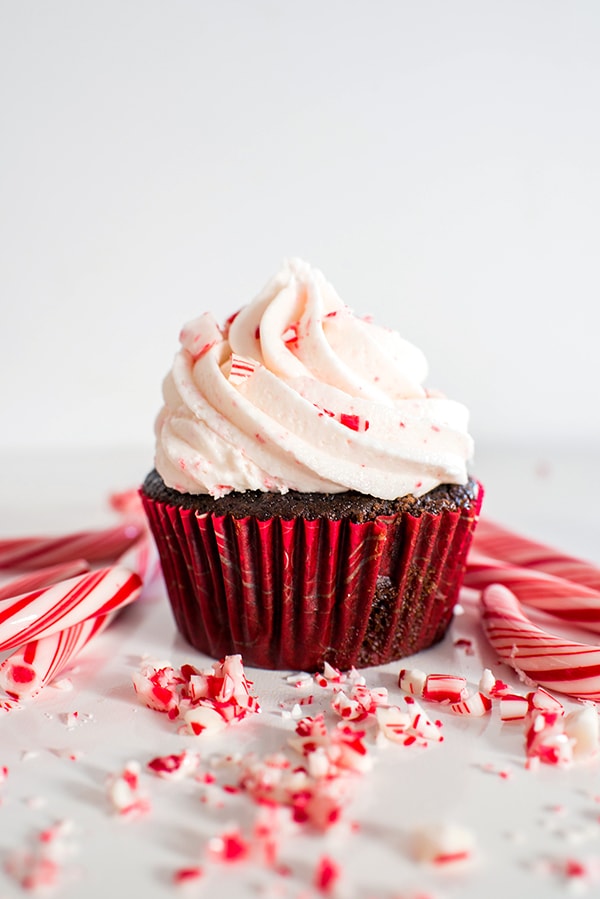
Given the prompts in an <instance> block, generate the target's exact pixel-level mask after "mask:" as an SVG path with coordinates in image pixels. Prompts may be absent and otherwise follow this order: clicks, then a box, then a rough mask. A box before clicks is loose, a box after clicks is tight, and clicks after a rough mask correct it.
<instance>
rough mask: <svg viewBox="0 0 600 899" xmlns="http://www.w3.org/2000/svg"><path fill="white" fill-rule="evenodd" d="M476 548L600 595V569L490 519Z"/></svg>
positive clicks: (475, 540)
mask: <svg viewBox="0 0 600 899" xmlns="http://www.w3.org/2000/svg"><path fill="white" fill-rule="evenodd" d="M472 545H473V549H474V550H475V551H476V552H477V553H481V554H483V555H485V556H491V557H493V558H496V559H502V560H503V561H504V562H506V563H509V564H510V565H517V566H519V567H521V568H532V569H534V570H535V571H543V572H545V573H546V574H551V575H554V576H555V577H559V578H563V579H564V580H566V581H573V583H575V584H581V585H582V586H584V587H588V588H590V589H591V590H597V591H598V592H599V593H600V568H599V567H598V566H596V565H592V564H591V562H585V561H583V560H582V559H576V558H574V557H573V556H569V555H566V554H565V553H562V552H561V551H560V550H557V549H552V548H550V547H548V546H545V545H544V544H543V543H538V542H536V541H535V540H530V539H529V538H528V537H523V536H521V535H520V534H515V533H513V532H512V531H510V530H509V529H508V528H505V527H502V525H499V524H496V523H495V522H492V521H489V520H488V519H487V518H482V519H480V521H479V523H478V525H477V530H476V531H475V536H474V538H473V544H472Z"/></svg>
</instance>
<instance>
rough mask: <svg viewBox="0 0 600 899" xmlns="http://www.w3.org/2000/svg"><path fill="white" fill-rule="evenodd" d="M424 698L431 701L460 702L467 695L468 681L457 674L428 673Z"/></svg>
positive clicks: (424, 687) (424, 686)
mask: <svg viewBox="0 0 600 899" xmlns="http://www.w3.org/2000/svg"><path fill="white" fill-rule="evenodd" d="M422 697H423V699H426V700H428V701H429V702H444V703H459V702H461V701H462V700H464V699H466V697H467V681H466V678H464V677H459V676H457V675H455V674H428V675H427V677H426V678H425V684H424V685H423V693H422Z"/></svg>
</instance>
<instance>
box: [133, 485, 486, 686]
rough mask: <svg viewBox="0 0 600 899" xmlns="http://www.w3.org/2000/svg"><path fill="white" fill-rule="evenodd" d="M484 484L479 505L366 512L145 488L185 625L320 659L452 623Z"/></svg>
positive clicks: (402, 648) (364, 653)
mask: <svg viewBox="0 0 600 899" xmlns="http://www.w3.org/2000/svg"><path fill="white" fill-rule="evenodd" d="M482 498H483V490H482V488H481V485H479V490H478V496H477V499H476V500H475V501H474V502H473V503H472V505H471V507H470V508H469V509H461V510H458V511H454V512H451V511H443V512H441V513H438V514H432V513H428V512H424V513H422V514H421V515H420V516H418V517H417V516H413V515H410V514H407V513H401V514H399V515H396V516H384V515H382V516H378V517H377V518H375V519H373V520H372V521H366V522H361V523H356V522H352V521H350V520H345V519H342V520H333V521H332V520H329V519H316V520H313V521H309V520H306V519H302V518H295V519H291V520H287V519H281V518H270V519H267V520H259V519H257V518H254V517H247V518H235V517H233V516H231V515H214V514H197V513H195V512H194V511H193V510H189V509H184V508H180V507H178V506H175V505H171V504H167V503H163V502H159V501H156V500H153V499H150V498H149V497H148V496H146V495H145V494H143V493H142V501H143V503H144V507H145V510H146V514H147V517H148V521H149V524H150V528H151V530H152V533H153V535H154V539H155V541H156V544H157V547H158V552H159V556H160V560H161V564H162V568H163V573H164V578H165V583H166V586H167V591H168V595H169V599H170V602H171V606H172V609H173V614H174V617H175V621H176V624H177V627H178V628H179V631H180V632H181V634H182V635H183V637H184V638H185V639H186V640H187V641H188V642H189V643H191V644H192V646H194V647H195V648H196V649H198V650H200V651H201V652H203V653H205V654H207V655H209V656H212V657H216V658H221V657H223V656H225V655H231V654H232V653H241V654H242V656H243V659H244V663H245V664H246V665H250V666H256V667H260V668H280V669H295V670H298V669H302V670H306V671H316V670H318V669H320V668H322V666H323V662H325V661H327V662H329V663H330V664H332V665H334V666H336V667H337V668H340V669H348V668H350V667H352V666H356V667H366V666H368V665H380V664H383V663H385V662H390V661H393V660H394V659H399V658H402V657H403V656H407V655H412V654H413V653H415V652H418V651H419V650H421V649H425V648H426V647H428V646H431V645H432V644H433V643H435V642H437V641H438V640H440V639H441V638H442V637H443V635H444V634H445V632H446V630H447V628H448V625H449V623H450V621H451V618H452V612H453V608H454V605H455V604H456V601H457V598H458V594H459V590H460V587H461V584H462V580H463V575H464V570H465V564H466V558H467V552H468V549H469V545H470V542H471V538H472V535H473V531H474V528H475V524H476V521H477V518H478V515H479V509H480V507H481V501H482Z"/></svg>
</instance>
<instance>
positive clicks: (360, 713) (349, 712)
mask: <svg viewBox="0 0 600 899" xmlns="http://www.w3.org/2000/svg"><path fill="white" fill-rule="evenodd" d="M387 703H388V691H387V690H386V688H385V687H378V688H375V689H372V690H370V689H369V688H368V687H366V686H364V685H363V684H355V685H354V686H353V687H352V690H351V692H350V696H348V695H347V694H346V693H345V692H344V691H343V690H336V691H335V693H334V696H333V699H332V700H331V708H332V709H333V710H334V712H336V713H337V714H338V715H339V716H340V718H344V720H346V721H362V720H363V719H364V718H367V717H368V716H369V715H371V714H373V713H374V712H375V710H376V709H377V708H378V707H379V706H381V705H387Z"/></svg>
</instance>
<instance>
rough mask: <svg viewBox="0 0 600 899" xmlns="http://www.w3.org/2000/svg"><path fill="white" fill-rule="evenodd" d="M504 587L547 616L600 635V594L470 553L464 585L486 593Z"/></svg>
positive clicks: (578, 585) (580, 586) (556, 578)
mask: <svg viewBox="0 0 600 899" xmlns="http://www.w3.org/2000/svg"><path fill="white" fill-rule="evenodd" d="M490 584H504V586H505V587H508V588H509V589H510V590H512V592H513V593H514V594H515V595H516V596H517V598H518V600H519V602H522V603H525V605H528V606H532V607H534V608H536V609H539V610H540V611H542V612H547V613H548V614H550V615H554V616H555V617H557V618H560V619H562V620H563V621H565V622H568V623H569V624H573V625H578V626H579V627H583V628H585V629H586V630H589V631H593V632H594V633H600V592H598V591H596V590H592V589H590V588H589V587H584V586H582V585H581V584H576V583H575V582H573V581H567V580H565V579H564V578H560V577H556V576H555V575H552V574H545V573H544V572H542V571H532V570H530V569H528V568H523V567H519V566H516V565H511V564H509V563H506V562H504V561H501V560H500V559H495V558H491V557H490V556H484V555H482V554H481V552H479V551H478V550H477V549H474V550H471V552H470V553H469V557H468V561H467V570H466V573H465V579H464V585H465V587H471V588H474V589H476V590H483V589H485V588H486V587H487V586H489V585H490Z"/></svg>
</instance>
